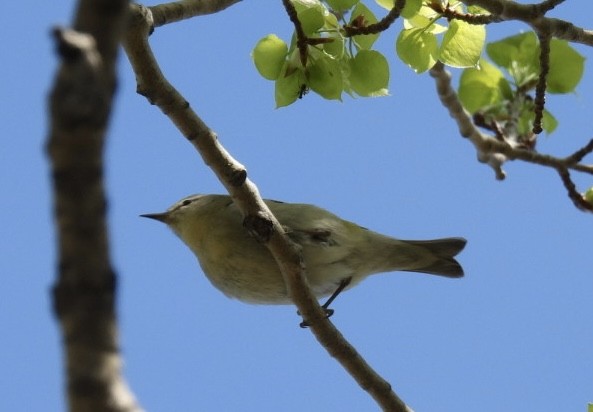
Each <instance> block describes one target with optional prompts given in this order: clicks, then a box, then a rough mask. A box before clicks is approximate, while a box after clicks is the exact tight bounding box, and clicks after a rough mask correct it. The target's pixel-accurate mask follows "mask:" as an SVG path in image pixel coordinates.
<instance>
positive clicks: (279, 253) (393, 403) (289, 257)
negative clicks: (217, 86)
mask: <svg viewBox="0 0 593 412" xmlns="http://www.w3.org/2000/svg"><path fill="white" fill-rule="evenodd" d="M131 14H132V17H131V19H130V23H129V27H128V30H127V33H126V36H125V39H124V48H125V51H126V53H127V55H128V58H129V60H130V63H131V64H132V67H133V69H134V72H135V74H136V78H137V83H138V92H139V93H140V94H142V95H144V96H146V98H147V99H148V100H149V101H150V102H151V103H152V104H155V105H157V106H158V107H159V108H160V109H161V110H162V111H163V113H164V114H166V115H167V116H168V117H169V118H170V119H171V121H172V122H173V123H174V124H175V125H176V126H177V128H178V129H179V131H180V132H181V133H182V134H183V136H185V138H186V139H187V140H188V141H189V142H190V143H191V144H192V145H193V146H194V147H195V148H196V150H197V151H198V152H199V153H200V155H201V156H202V159H203V160H204V161H205V163H206V164H207V165H208V166H210V168H211V169H212V170H213V172H214V173H215V174H216V176H217V177H218V179H219V180H220V181H221V182H222V184H223V185H224V186H225V187H226V189H227V190H228V191H229V193H230V195H231V196H232V198H233V201H234V202H235V203H236V204H237V206H238V207H239V208H240V210H241V211H242V213H243V215H244V216H245V221H246V222H250V223H251V224H250V227H252V228H254V229H255V230H257V232H258V235H259V236H258V237H259V238H261V239H263V240H264V241H265V242H266V243H265V244H266V246H267V247H268V248H269V250H270V252H271V253H272V254H273V256H274V257H275V259H276V261H277V262H278V265H279V267H280V269H281V271H282V274H283V276H284V281H285V283H286V285H287V288H288V291H289V294H290V296H291V298H292V300H293V301H294V303H295V304H296V306H297V307H298V309H299V311H300V313H301V314H302V315H303V318H304V319H305V320H306V321H307V322H308V323H309V324H310V325H311V330H312V332H313V333H314V334H315V336H316V338H317V340H318V341H319V342H320V343H321V344H322V345H323V346H324V348H325V349H326V350H327V351H328V352H329V353H330V354H331V355H332V356H333V357H334V358H336V359H337V360H338V361H339V362H340V363H341V364H342V366H343V367H344V368H345V369H346V370H347V371H348V372H349V373H350V374H351V375H352V376H353V377H354V379H355V380H356V381H357V382H358V383H359V385H360V386H361V387H362V388H363V389H365V390H366V391H367V392H369V393H370V395H371V396H372V397H373V398H374V399H375V400H376V401H377V403H378V404H379V405H380V406H381V407H382V408H383V409H384V410H389V411H402V412H403V411H409V410H410V409H409V408H408V407H407V406H406V405H405V403H404V402H403V401H402V400H401V399H399V398H398V397H397V395H396V394H395V393H394V392H393V390H392V389H391V386H390V385H389V383H388V382H386V381H385V380H384V379H382V378H381V377H380V376H379V375H378V374H377V373H376V372H375V371H374V370H373V369H372V368H371V367H370V366H369V365H368V364H367V363H366V362H365V361H364V359H363V358H362V357H361V356H360V355H359V354H358V353H357V352H356V350H355V349H354V348H353V347H352V346H351V345H350V344H349V343H348V342H347V341H346V340H345V339H344V337H343V336H342V335H341V334H340V333H339V331H338V330H337V329H336V328H335V327H334V326H333V324H332V323H331V322H330V321H329V320H328V319H326V317H325V312H324V311H323V310H322V309H321V307H320V306H319V304H318V303H317V300H316V299H315V297H314V296H313V295H312V294H311V291H310V290H309V287H308V285H307V281H306V276H305V267H304V264H303V262H302V258H301V256H300V254H299V252H298V250H297V248H296V247H295V245H294V244H293V243H292V242H291V241H290V239H289V238H288V237H287V236H286V235H285V234H284V231H283V229H282V227H281V226H280V224H279V223H278V221H277V220H276V219H275V218H274V216H273V215H272V213H271V212H270V211H269V209H268V208H267V206H266V205H265V203H263V201H262V199H261V198H260V196H259V193H258V191H257V188H256V186H255V185H254V184H253V183H252V182H251V181H250V180H249V179H248V178H247V173H246V171H245V168H244V167H243V166H242V165H241V164H239V163H238V162H237V161H236V160H235V159H233V158H232V157H231V156H230V154H229V153H228V152H227V151H226V150H225V149H224V147H222V145H221V144H220V143H219V141H218V139H217V136H216V134H215V133H214V132H213V131H212V130H211V129H210V128H209V127H208V126H207V125H206V124H205V123H204V122H203V121H202V119H200V118H199V116H198V115H197V114H196V113H195V112H194V111H193V110H192V109H191V107H190V105H189V103H188V102H187V101H186V100H185V99H184V98H183V96H182V95H181V94H180V93H179V92H178V91H177V90H175V88H174V87H173V86H172V85H171V84H170V83H169V82H168V81H167V79H166V78H165V77H164V76H163V74H162V72H161V70H160V68H159V66H158V64H157V61H156V59H155V58H154V55H153V53H152V51H151V48H150V45H149V43H148V35H149V33H150V32H151V31H152V29H153V19H152V13H151V9H150V8H146V7H143V6H140V5H132V6H131Z"/></svg>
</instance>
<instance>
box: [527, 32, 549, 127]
mask: <svg viewBox="0 0 593 412" xmlns="http://www.w3.org/2000/svg"><path fill="white" fill-rule="evenodd" d="M537 37H538V38H539V45H540V53H539V66H540V72H539V76H538V78H537V86H536V87H535V99H534V101H533V103H534V108H533V112H534V114H535V118H534V119H533V129H532V130H533V133H535V134H540V133H541V132H542V130H543V129H542V119H543V117H544V108H545V105H546V84H547V83H546V82H547V79H548V72H549V71H550V41H551V40H552V38H551V37H550V36H549V34H548V32H547V31H540V32H538V33H537Z"/></svg>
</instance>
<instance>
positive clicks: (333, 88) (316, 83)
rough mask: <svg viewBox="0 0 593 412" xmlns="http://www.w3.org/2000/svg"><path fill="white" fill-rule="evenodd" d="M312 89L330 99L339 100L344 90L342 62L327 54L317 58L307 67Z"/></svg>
mask: <svg viewBox="0 0 593 412" xmlns="http://www.w3.org/2000/svg"><path fill="white" fill-rule="evenodd" d="M307 79H308V82H307V84H308V85H309V86H310V87H311V90H313V91H314V92H316V93H317V94H319V95H321V96H322V97H324V98H326V99H328V100H339V99H340V98H341V97H342V90H344V86H343V80H342V72H341V69H340V64H339V63H338V62H337V61H336V60H335V59H333V58H331V57H329V56H327V55H321V56H320V57H318V58H316V59H315V60H314V61H313V63H312V64H311V66H309V67H308V69H307Z"/></svg>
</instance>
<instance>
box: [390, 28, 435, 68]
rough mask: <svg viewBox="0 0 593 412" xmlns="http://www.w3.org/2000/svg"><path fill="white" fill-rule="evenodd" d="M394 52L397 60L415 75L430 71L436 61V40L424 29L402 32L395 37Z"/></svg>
mask: <svg viewBox="0 0 593 412" xmlns="http://www.w3.org/2000/svg"><path fill="white" fill-rule="evenodd" d="M395 50H396V52H397V55H398V56H399V58H400V59H401V60H402V61H403V62H404V63H406V64H407V65H408V66H410V67H411V68H412V69H413V70H414V71H415V72H416V73H423V72H425V71H426V70H428V69H430V68H431V67H432V66H434V65H435V63H436V62H437V59H438V42H437V38H436V36H435V35H434V34H432V33H429V32H427V31H425V30H424V29H408V30H402V31H401V32H400V34H399V36H398V37H397V41H396V43H395Z"/></svg>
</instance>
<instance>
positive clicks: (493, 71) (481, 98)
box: [458, 60, 512, 113]
mask: <svg viewBox="0 0 593 412" xmlns="http://www.w3.org/2000/svg"><path fill="white" fill-rule="evenodd" d="M511 94H512V91H511V86H510V85H509V83H508V81H507V80H506V79H505V77H504V75H503V73H502V72H501V71H500V70H499V69H498V68H496V67H495V66H493V65H492V64H490V63H488V62H487V61H485V60H480V68H479V69H474V68H469V69H465V70H464V71H463V73H462V74H461V77H460V79H459V92H458V95H459V99H460V100H461V103H462V104H463V106H464V107H465V108H466V109H467V111H469V112H470V113H475V112H476V111H478V110H480V109H483V108H486V107H489V106H494V105H496V104H497V103H500V102H502V101H503V100H505V99H509V98H510V97H511Z"/></svg>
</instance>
